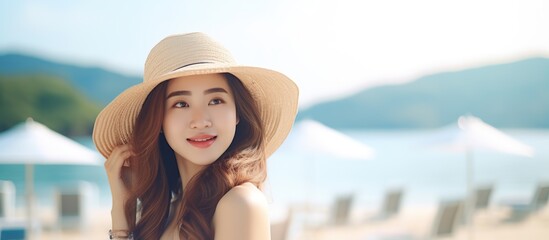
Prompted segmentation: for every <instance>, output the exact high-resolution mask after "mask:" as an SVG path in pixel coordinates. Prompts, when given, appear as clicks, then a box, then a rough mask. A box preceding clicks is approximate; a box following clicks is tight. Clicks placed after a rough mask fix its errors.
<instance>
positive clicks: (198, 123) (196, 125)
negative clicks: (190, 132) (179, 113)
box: [190, 108, 212, 129]
mask: <svg viewBox="0 0 549 240" xmlns="http://www.w3.org/2000/svg"><path fill="white" fill-rule="evenodd" d="M211 126H212V121H211V119H210V116H209V114H208V112H207V111H206V110H205V109H199V108H197V109H194V110H193V111H192V119H191V124H190V127H191V128H193V129H202V128H208V127H211Z"/></svg>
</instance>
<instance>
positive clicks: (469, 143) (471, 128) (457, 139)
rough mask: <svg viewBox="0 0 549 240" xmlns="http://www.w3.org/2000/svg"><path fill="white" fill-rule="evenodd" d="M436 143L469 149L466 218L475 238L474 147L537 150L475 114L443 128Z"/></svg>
mask: <svg viewBox="0 0 549 240" xmlns="http://www.w3.org/2000/svg"><path fill="white" fill-rule="evenodd" d="M433 143H434V144H433V145H435V146H436V147H438V148H441V149H443V150H447V151H454V152H465V154H466V158H467V163H466V164H467V194H468V196H469V197H468V198H467V202H466V204H465V208H466V209H465V210H466V222H467V225H468V226H469V239H472V238H473V233H472V231H473V230H472V228H473V227H472V224H471V216H472V211H473V203H472V201H473V199H474V196H473V194H474V192H473V186H472V185H473V180H474V174H473V173H474V171H473V151H474V150H490V151H496V152H502V153H508V154H514V155H520V156H526V157H532V156H533V155H534V150H533V149H532V148H531V147H530V146H528V145H526V144H523V143H521V142H519V141H517V140H515V139H513V138H512V137H510V136H509V135H507V134H505V133H503V132H501V131H500V130H498V129H496V128H494V127H492V126H490V125H488V124H486V123H485V122H483V121H482V120H481V119H479V118H477V117H474V116H461V117H459V119H458V122H457V125H456V124H452V125H450V126H447V127H444V128H442V129H441V130H440V131H439V132H438V133H437V134H436V136H435V138H434V139H433Z"/></svg>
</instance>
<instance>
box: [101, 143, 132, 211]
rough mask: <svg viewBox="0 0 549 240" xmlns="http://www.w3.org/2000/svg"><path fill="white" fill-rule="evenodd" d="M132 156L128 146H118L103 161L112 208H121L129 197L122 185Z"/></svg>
mask: <svg viewBox="0 0 549 240" xmlns="http://www.w3.org/2000/svg"><path fill="white" fill-rule="evenodd" d="M132 155H133V152H132V149H131V146H130V144H124V145H119V146H117V147H115V148H114V149H113V151H112V152H111V155H110V156H109V158H108V159H107V161H105V171H106V172H107V177H108V178H109V185H110V186H111V194H112V200H113V207H115V206H123V205H124V202H125V201H126V200H127V199H128V197H129V189H128V187H127V186H126V185H125V184H124V181H123V179H124V177H125V174H124V172H125V171H128V170H129V169H125V168H129V167H130V161H129V159H130V157H131V156H132Z"/></svg>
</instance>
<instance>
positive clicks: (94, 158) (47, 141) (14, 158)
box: [0, 118, 102, 233]
mask: <svg viewBox="0 0 549 240" xmlns="http://www.w3.org/2000/svg"><path fill="white" fill-rule="evenodd" d="M100 159H102V158H101V156H100V155H99V154H98V153H97V152H95V151H92V150H91V149H89V148H87V147H85V146H83V145H81V144H79V143H77V142H75V141H73V140H71V139H69V138H67V137H65V136H63V135H61V134H59V133H57V132H54V131H52V130H50V129H49V128H47V127H46V126H44V125H42V124H40V123H38V122H35V121H33V120H32V119H31V118H29V119H27V121H25V122H22V123H19V124H17V125H15V126H14V127H12V128H10V129H8V130H6V131H4V132H2V133H0V164H24V165H25V185H26V186H25V187H26V198H27V201H26V203H27V221H28V227H29V229H28V232H29V233H30V231H31V230H32V228H31V224H32V218H33V200H34V189H33V181H34V180H33V171H34V170H33V169H34V167H33V166H34V165H37V164H46V165H51V164H69V165H98V164H100Z"/></svg>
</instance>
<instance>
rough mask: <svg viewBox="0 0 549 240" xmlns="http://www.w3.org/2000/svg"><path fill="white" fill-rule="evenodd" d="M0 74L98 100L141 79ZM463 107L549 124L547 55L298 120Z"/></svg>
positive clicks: (29, 61) (427, 120) (397, 120)
mask: <svg viewBox="0 0 549 240" xmlns="http://www.w3.org/2000/svg"><path fill="white" fill-rule="evenodd" d="M0 75H4V76H7V75H25V76H28V75H40V76H49V77H53V78H59V79H63V80H64V81H66V82H68V83H69V84H70V85H71V86H73V87H74V88H75V89H76V90H78V91H80V92H82V93H83V94H84V95H86V97H87V99H91V100H92V101H94V102H96V103H97V104H96V105H97V106H98V107H102V106H104V105H106V104H107V103H108V102H110V101H111V100H112V99H114V97H116V96H117V95H118V94H119V93H120V92H122V91H123V90H124V89H126V88H128V87H129V86H132V85H135V84H137V83H139V82H141V81H142V77H140V76H126V75H122V74H119V73H116V72H112V71H107V70H104V69H101V68H96V67H81V66H74V65H71V64H68V63H58V62H52V61H49V60H46V59H42V58H38V57H33V56H27V55H22V54H4V55H0ZM0 81H2V79H0ZM463 114H473V115H475V116H478V117H480V118H481V119H483V120H484V121H486V122H487V123H489V124H492V125H494V126H496V127H502V128H549V59H546V58H530V59H525V60H522V61H517V62H512V63H505V64H498V65H490V66H484V67H478V68H473V69H466V70H462V71H456V72H444V73H439V74H433V75H430V76H425V77H422V78H419V79H417V80H415V81H412V82H409V83H407V84H403V85H386V86H380V87H375V88H369V89H365V90H364V91H362V92H360V93H358V94H355V95H352V96H349V97H347V98H343V99H340V100H336V101H331V102H325V103H320V104H317V105H313V106H311V107H309V108H307V109H300V112H299V114H298V120H300V119H304V118H313V119H316V120H319V121H321V122H323V123H325V124H326V125H328V126H331V127H335V128H432V127H439V126H443V125H446V124H449V123H452V122H454V121H456V119H457V118H458V117H459V116H460V115H463ZM4 117H5V116H4V115H3V116H2V118H4Z"/></svg>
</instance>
